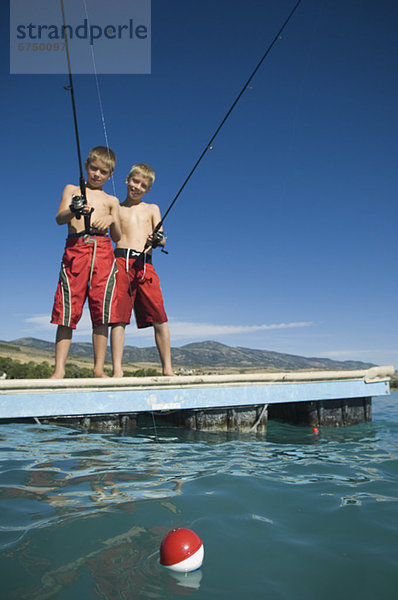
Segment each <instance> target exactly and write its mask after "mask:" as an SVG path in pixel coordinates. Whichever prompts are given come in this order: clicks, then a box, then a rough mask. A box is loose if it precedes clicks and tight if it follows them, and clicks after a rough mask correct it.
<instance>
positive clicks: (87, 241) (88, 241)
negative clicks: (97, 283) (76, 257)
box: [83, 234, 97, 288]
mask: <svg viewBox="0 0 398 600" xmlns="http://www.w3.org/2000/svg"><path fill="white" fill-rule="evenodd" d="M83 243H84V244H93V245H94V248H93V256H92V259H91V268H90V279H89V282H88V283H89V286H90V288H91V278H92V276H93V271H94V263H95V255H96V253H97V240H96V239H95V237H91V236H90V235H89V234H86V235H84V236H83Z"/></svg>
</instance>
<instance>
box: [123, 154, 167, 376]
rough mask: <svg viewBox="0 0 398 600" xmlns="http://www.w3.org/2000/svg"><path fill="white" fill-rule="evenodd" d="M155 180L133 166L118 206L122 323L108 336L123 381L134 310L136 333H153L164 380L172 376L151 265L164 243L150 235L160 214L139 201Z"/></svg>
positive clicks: (159, 295)
mask: <svg viewBox="0 0 398 600" xmlns="http://www.w3.org/2000/svg"><path fill="white" fill-rule="evenodd" d="M154 181H155V173H154V171H153V169H152V168H151V167H149V166H148V165H145V164H138V165H134V166H133V167H132V168H131V170H130V173H129V174H128V176H127V179H126V184H127V197H126V200H125V201H124V202H122V204H121V205H120V207H119V212H120V224H121V228H122V235H121V238H120V240H119V241H118V242H117V243H116V248H115V256H116V262H117V269H118V272H117V298H118V311H119V317H120V322H119V323H117V324H116V325H113V326H112V331H111V346H112V361H113V376H114V377H122V376H123V370H122V358H123V346H124V334H125V327H126V325H127V324H128V323H130V317H131V312H132V309H133V308H134V314H135V319H136V322H137V327H138V328H139V329H141V328H144V327H149V326H151V325H152V326H153V328H154V333H155V342H156V346H157V349H158V352H159V356H160V360H161V363H162V372H163V375H174V373H173V371H172V368H171V357H170V334H169V326H168V324H167V316H166V313H165V310H164V306H163V297H162V292H161V290H160V285H159V278H158V276H157V274H156V273H155V270H154V268H153V266H152V248H155V247H156V246H164V244H165V239H164V237H163V233H162V231H161V230H160V231H159V235H158V236H157V237H156V236H153V235H152V233H153V230H154V229H155V227H156V225H158V223H159V222H160V220H161V216H160V210H159V207H158V206H157V205H156V204H148V203H146V202H143V201H142V198H143V196H144V195H145V194H147V193H148V192H149V190H150V189H151V186H152V184H153V182H154ZM155 238H156V239H155ZM144 250H145V251H144Z"/></svg>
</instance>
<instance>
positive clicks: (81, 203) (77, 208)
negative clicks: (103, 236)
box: [60, 0, 94, 233]
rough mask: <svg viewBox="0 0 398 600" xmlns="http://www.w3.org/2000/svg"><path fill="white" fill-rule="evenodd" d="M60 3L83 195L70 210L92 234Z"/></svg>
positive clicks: (78, 197) (74, 198)
mask: <svg viewBox="0 0 398 600" xmlns="http://www.w3.org/2000/svg"><path fill="white" fill-rule="evenodd" d="M60 1H61V12H62V25H63V32H64V39H65V50H66V60H67V63H68V73H69V85H65V86H64V89H65V90H69V91H70V97H71V100H72V111H73V122H74V125H75V136H76V147H77V159H78V162H79V172H80V178H79V185H80V194H81V195H80V196H72V203H71V205H70V209H71V211H72V212H73V213H74V215H75V217H76V218H77V219H80V217H81V215H83V216H84V222H85V229H86V233H89V232H90V216H91V213H92V212H93V210H94V209H93V208H91V210H90V211H88V212H87V210H84V207H85V206H86V204H87V197H86V181H85V179H84V177H83V167H82V156H81V152H80V141H79V129H78V126H77V114H76V104H75V94H74V90H73V80H72V68H71V63H70V55H69V44H68V34H67V31H66V21H65V10H64V2H63V0H60Z"/></svg>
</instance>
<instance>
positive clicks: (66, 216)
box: [55, 184, 76, 225]
mask: <svg viewBox="0 0 398 600" xmlns="http://www.w3.org/2000/svg"><path fill="white" fill-rule="evenodd" d="M75 191H76V186H74V185H71V184H68V185H66V186H65V188H64V191H63V192H62V198H61V202H60V204H59V207H58V212H57V215H56V217H55V220H56V221H57V223H58V225H65V224H67V223H70V222H71V220H72V219H73V217H74V214H73V212H72V211H71V209H70V208H69V207H70V204H71V201H72V196H73V193H74V192H75Z"/></svg>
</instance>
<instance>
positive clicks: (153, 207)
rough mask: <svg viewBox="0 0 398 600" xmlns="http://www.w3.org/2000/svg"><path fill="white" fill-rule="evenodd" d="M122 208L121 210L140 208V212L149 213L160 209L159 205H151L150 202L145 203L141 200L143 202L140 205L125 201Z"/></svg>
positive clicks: (121, 204)
mask: <svg viewBox="0 0 398 600" xmlns="http://www.w3.org/2000/svg"><path fill="white" fill-rule="evenodd" d="M120 207H121V208H127V209H129V208H139V209H140V210H144V211H148V212H152V211H153V210H156V209H158V208H159V207H158V205H157V204H150V203H149V202H143V201H142V200H141V202H140V203H139V204H130V203H129V202H128V201H127V200H124V202H121V203H120Z"/></svg>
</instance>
